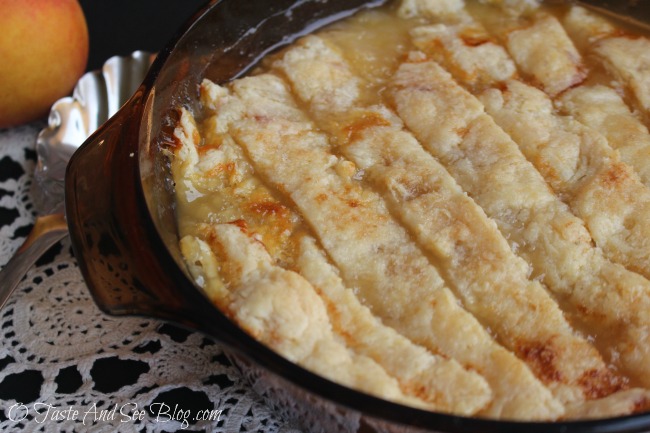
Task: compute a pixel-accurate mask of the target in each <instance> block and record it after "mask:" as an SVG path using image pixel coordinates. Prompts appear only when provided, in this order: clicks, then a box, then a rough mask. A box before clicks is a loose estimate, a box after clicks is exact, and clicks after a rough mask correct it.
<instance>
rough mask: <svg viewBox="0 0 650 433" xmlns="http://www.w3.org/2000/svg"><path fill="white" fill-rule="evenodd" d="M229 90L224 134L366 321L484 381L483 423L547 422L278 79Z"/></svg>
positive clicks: (538, 387)
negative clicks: (489, 394)
mask: <svg viewBox="0 0 650 433" xmlns="http://www.w3.org/2000/svg"><path fill="white" fill-rule="evenodd" d="M233 91H234V93H235V94H236V95H237V96H238V97H240V98H241V100H242V101H243V103H244V105H245V106H246V111H245V117H244V118H243V119H242V120H241V121H239V122H236V124H235V125H234V126H233V128H231V133H232V134H233V136H234V137H235V139H236V140H237V141H238V142H239V143H240V144H241V145H242V146H243V147H244V148H245V149H246V150H247V152H248V154H249V156H250V158H251V160H252V161H253V164H254V166H255V169H256V171H257V172H258V173H260V175H261V176H263V177H264V178H265V180H266V181H268V182H270V183H271V184H273V185H274V186H275V187H276V188H277V189H279V190H281V191H284V192H285V193H286V194H287V195H288V196H290V197H291V199H292V201H293V202H294V203H295V204H296V206H297V208H298V209H299V210H300V212H301V213H302V215H303V216H304V218H305V219H306V221H307V222H308V223H309V225H310V226H311V227H312V230H313V231H314V232H315V233H316V234H317V236H318V238H319V240H320V242H321V243H322V245H323V247H324V248H325V250H326V251H327V252H328V254H329V256H330V257H331V258H332V260H333V261H334V262H335V263H336V265H337V267H338V269H339V270H340V271H341V275H342V277H343V279H344V281H345V284H346V285H348V286H349V287H354V288H355V289H356V290H357V291H358V293H359V295H360V296H361V298H362V299H363V301H364V302H365V303H366V304H367V305H369V306H370V308H371V310H372V311H373V313H374V314H376V315H378V316H379V317H380V318H381V319H382V321H383V322H384V323H386V324H387V325H389V326H391V327H393V328H395V329H396V330H397V331H398V332H400V333H401V334H403V335H405V336H406V337H408V338H409V339H411V340H412V341H414V342H415V343H418V344H421V345H423V346H425V347H427V348H428V349H429V350H431V351H432V352H434V353H441V354H444V355H446V356H449V357H451V358H454V359H456V360H458V361H459V362H460V363H461V364H462V365H464V366H466V367H469V368H473V369H475V370H477V371H479V372H480V373H481V374H482V375H483V376H484V377H488V376H489V377H491V378H492V380H489V382H488V383H490V385H491V386H492V388H493V391H494V399H493V401H492V403H491V405H490V407H489V409H488V412H489V413H490V414H491V415H493V416H501V417H505V418H524V417H526V418H529V419H540V418H545V419H549V418H553V417H556V416H558V415H560V414H561V413H562V405H561V404H559V403H558V402H557V401H556V400H554V399H553V397H552V395H551V394H550V392H549V391H548V390H547V389H546V388H545V387H544V386H543V385H542V384H541V383H540V382H539V381H538V380H537V379H536V378H535V377H534V376H533V374H532V373H531V372H530V370H529V369H528V368H527V367H526V366H525V364H524V363H523V362H521V361H520V360H518V359H517V358H516V357H515V356H514V355H513V354H511V353H510V352H508V351H507V350H505V349H504V348H503V347H501V346H499V345H498V344H497V343H496V342H495V341H494V340H493V339H492V338H491V337H490V335H489V334H488V333H487V332H486V330H485V329H484V328H483V327H482V326H481V325H480V323H479V322H478V321H477V320H476V319H475V318H474V317H473V316H472V315H471V314H469V313H468V312H466V311H465V310H464V309H462V308H461V307H460V305H459V302H458V300H457V299H456V297H455V296H454V295H453V294H452V292H451V291H450V290H449V289H447V288H446V287H445V285H444V282H443V281H442V279H441V278H440V276H439V275H438V273H437V271H436V270H435V268H434V267H433V266H431V265H430V264H429V261H428V259H427V258H426V257H425V256H424V255H423V253H422V252H421V250H420V249H419V248H418V247H417V245H416V244H415V243H414V242H412V241H411V239H410V237H409V235H408V233H407V232H406V231H405V230H404V229H403V228H402V227H401V226H400V225H399V224H397V223H396V222H395V221H394V220H393V219H392V217H391V215H390V214H389V213H388V210H387V209H386V207H385V204H384V202H383V201H382V200H381V199H380V198H379V197H378V196H377V194H375V193H373V192H371V191H369V190H367V189H364V188H362V187H361V186H360V184H359V183H358V182H357V181H356V180H354V179H353V177H354V175H355V174H356V173H355V170H354V167H353V165H352V164H351V163H349V162H347V161H344V160H340V159H338V158H336V157H335V156H334V155H332V153H330V151H329V146H330V145H329V142H328V138H327V136H325V135H324V134H322V133H321V132H319V131H317V130H315V129H314V128H313V126H312V124H311V122H310V121H308V119H307V118H306V117H305V116H304V114H303V113H301V112H300V111H299V110H298V108H297V106H296V105H295V102H293V99H292V97H291V95H290V93H289V91H288V89H287V88H286V87H285V85H284V84H283V83H282V81H281V80H280V79H278V78H276V77H273V76H269V75H263V76H257V77H251V78H245V79H242V80H240V81H238V82H236V83H234V85H233ZM413 299H417V300H418V301H417V302H412V300H413ZM459 333H461V334H462V335H463V338H462V339H458V338H456V335H459ZM495 385H498V387H499V391H497V390H496V389H495ZM505 389H508V393H507V395H506V394H505V393H504V392H503V391H504V390H505ZM513 390H516V391H515V392H513Z"/></svg>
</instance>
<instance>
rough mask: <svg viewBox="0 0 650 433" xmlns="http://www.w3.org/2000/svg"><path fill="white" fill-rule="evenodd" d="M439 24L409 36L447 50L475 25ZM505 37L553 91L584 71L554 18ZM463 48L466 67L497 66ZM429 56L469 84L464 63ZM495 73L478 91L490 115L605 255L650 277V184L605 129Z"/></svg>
mask: <svg viewBox="0 0 650 433" xmlns="http://www.w3.org/2000/svg"><path fill="white" fill-rule="evenodd" d="M438 26H439V27H442V28H443V29H444V28H446V29H447V31H446V32H445V31H444V30H442V29H440V30H438V31H437V32H431V31H430V30H429V29H430V27H425V28H422V29H415V30H414V31H413V33H414V43H415V44H416V45H417V46H418V47H420V48H422V49H424V50H425V51H426V52H427V53H429V52H436V51H437V50H436V49H435V47H436V45H441V46H443V47H447V49H450V48H451V47H452V46H453V45H458V42H457V41H458V40H459V39H461V36H460V35H462V34H463V32H466V31H467V30H465V29H467V28H476V27H479V28H480V25H479V24H476V23H472V24H467V25H465V27H463V26H458V25H454V26H444V25H438ZM473 32H474V33H476V30H474V31H473ZM454 35H456V37H455V38H454ZM506 41H507V45H508V49H509V51H510V54H511V55H512V56H513V58H514V60H515V62H516V64H517V65H518V66H519V67H520V68H521V69H522V70H523V71H524V73H525V74H526V75H527V76H532V77H533V80H534V81H535V82H539V84H540V85H541V86H542V87H543V88H544V89H546V90H547V91H548V92H550V93H551V94H552V95H555V94H558V93H560V92H562V91H564V90H566V89H567V88H568V87H570V86H573V85H575V84H576V83H578V82H581V81H582V80H583V79H584V78H585V76H586V74H585V73H584V71H583V68H582V66H581V59H580V55H579V54H578V52H577V50H576V48H575V47H574V45H573V43H572V42H571V40H570V38H569V37H568V35H567V34H566V32H565V31H564V29H563V28H562V26H561V25H560V23H559V22H558V20H557V19H556V18H555V17H552V16H548V15H542V16H539V17H536V18H535V19H534V20H533V22H532V24H531V25H529V26H528V27H526V28H523V29H519V30H516V31H512V32H510V33H508V34H507V37H506ZM483 45H484V44H481V45H479V47H481V46H483ZM465 50H466V51H472V52H474V54H476V55H475V56H472V57H470V56H469V54H468V55H467V57H470V58H472V59H474V60H473V64H472V68H471V69H469V70H470V71H471V70H474V69H476V70H479V71H490V70H492V69H494V67H493V61H492V60H490V59H489V58H487V57H486V56H480V55H478V54H480V53H478V52H477V48H476V47H470V48H465ZM434 59H436V60H439V61H442V64H444V65H445V66H446V67H447V68H448V69H449V71H450V72H451V73H452V74H453V75H454V76H455V77H457V79H459V81H461V82H463V84H464V85H466V86H467V87H469V88H470V89H472V86H468V85H467V83H465V82H464V81H466V75H467V71H468V69H467V65H466V62H461V61H459V59H458V58H454V57H450V56H443V57H442V58H440V55H434ZM458 70H460V71H461V72H460V73H459V72H458ZM462 71H465V73H463V72H462ZM492 75H493V74H487V73H483V74H481V76H482V77H483V82H482V84H483V85H484V86H485V85H489V84H490V83H489V82H488V81H489V79H493V82H492V85H493V86H495V87H494V88H492V89H488V90H486V91H484V92H482V93H481V95H480V99H481V100H482V102H483V103H484V104H485V107H486V111H487V112H488V114H490V115H491V116H492V117H493V118H494V119H495V120H496V122H497V124H499V126H500V127H502V128H503V129H504V130H505V131H506V132H507V133H508V134H509V135H510V136H511V137H512V138H513V139H514V141H515V142H516V143H517V144H518V145H519V146H520V148H521V150H522V151H523V153H524V155H526V157H527V158H528V160H529V161H531V162H532V163H533V164H534V165H535V167H536V168H537V169H538V170H539V171H540V173H542V175H543V176H544V178H545V179H546V181H547V182H548V183H549V184H550V185H551V186H552V188H553V189H554V191H555V192H556V193H557V194H558V195H559V196H560V197H561V198H562V200H563V201H565V202H566V203H568V204H569V206H570V207H571V209H572V210H573V212H574V213H575V214H576V215H577V216H578V217H580V218H582V219H583V220H584V221H585V223H586V225H587V228H588V229H589V231H590V232H591V235H592V237H593V239H594V240H595V241H596V244H597V245H598V246H599V247H601V248H603V250H604V251H605V253H606V255H607V256H608V258H610V259H611V260H614V261H616V262H618V263H622V264H623V265H625V266H626V267H628V268H629V269H631V270H633V271H635V272H640V273H641V274H643V275H644V276H646V277H650V219H648V218H647V215H648V214H650V189H648V187H646V186H645V185H644V184H643V183H642V182H641V180H640V179H639V178H638V176H637V174H636V173H635V172H634V170H633V169H632V168H631V167H630V166H628V165H627V164H625V163H624V162H622V161H621V160H620V157H619V155H618V153H617V152H616V151H614V150H613V149H612V148H611V147H610V146H609V144H608V143H607V140H606V138H605V137H604V136H602V135H601V134H600V133H598V132H597V131H595V130H592V129H591V128H588V127H586V126H584V125H582V124H580V123H579V122H577V121H575V120H574V119H572V118H570V117H568V116H559V115H557V114H556V112H555V108H554V107H553V102H552V100H551V99H550V97H549V96H547V95H546V94H545V93H544V92H542V91H541V90H538V89H536V88H534V87H532V86H530V85H528V84H525V83H523V82H521V81H518V80H515V79H508V80H506V81H502V80H499V79H497V78H498V77H493V76H492ZM500 81H501V82H500ZM474 87H475V86H474ZM473 90H475V89H473Z"/></svg>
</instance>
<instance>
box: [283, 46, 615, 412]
mask: <svg viewBox="0 0 650 433" xmlns="http://www.w3.org/2000/svg"><path fill="white" fill-rule="evenodd" d="M273 66H274V67H275V68H277V69H279V70H280V71H281V72H282V73H283V75H285V76H286V77H287V78H288V80H289V81H290V83H291V85H292V87H293V89H294V91H295V93H296V94H297V95H299V96H300V97H301V98H302V101H303V102H304V103H307V105H308V106H310V109H311V113H312V116H313V118H314V119H315V121H316V123H317V124H318V125H319V126H320V127H321V128H323V129H324V130H326V131H327V132H328V133H330V135H332V136H335V137H338V139H337V140H336V143H337V150H338V151H340V152H341V153H342V154H343V155H344V156H345V157H346V158H349V159H350V160H352V161H353V162H354V163H355V164H356V165H357V167H358V168H360V169H361V170H363V171H364V179H365V180H367V182H368V183H370V184H372V185H373V186H374V187H375V188H376V189H378V190H380V191H381V193H382V195H383V197H384V198H385V199H386V200H387V202H388V203H389V205H391V209H392V210H393V213H394V214H396V215H397V216H398V218H399V220H400V221H401V223H402V224H403V225H404V226H405V227H407V229H408V230H409V231H410V232H411V233H412V234H413V235H414V237H415V238H416V239H417V240H418V242H419V243H420V245H422V246H423V248H424V249H425V250H427V251H428V252H429V253H430V254H431V255H432V256H433V257H435V261H434V263H435V264H436V265H437V266H438V268H439V269H441V270H443V273H444V275H445V278H446V281H448V282H449V283H450V284H451V287H452V288H453V289H455V292H456V294H457V296H458V297H459V298H460V299H461V300H462V302H463V305H464V306H465V308H466V309H467V310H468V311H470V312H471V313H472V314H474V315H475V316H476V317H477V318H478V319H479V321H480V322H481V323H483V324H484V326H486V327H489V328H490V329H491V330H492V332H493V333H494V334H495V336H496V338H497V340H498V341H500V342H501V343H502V344H503V345H505V346H506V347H508V348H509V349H511V350H513V351H514V352H515V353H516V354H517V355H518V356H519V357H520V358H522V359H523V360H524V361H526V362H527V363H528V365H529V366H530V367H531V368H532V369H533V371H534V372H535V373H536V375H537V376H538V377H539V378H540V379H541V380H542V381H543V382H544V383H545V384H546V385H547V386H549V387H550V388H551V390H552V391H553V393H554V395H555V396H556V397H558V398H559V399H560V400H561V401H563V402H565V403H567V402H576V401H582V400H584V399H587V398H595V397H602V396H605V395H608V394H610V393H612V392H614V391H616V390H618V389H619V387H620V386H621V385H622V379H621V378H620V377H619V378H617V377H616V375H615V374H613V372H611V371H610V370H609V369H608V368H607V366H606V365H605V363H604V361H603V360H602V358H601V356H600V354H599V353H598V352H597V351H596V350H595V349H594V347H593V346H592V345H591V344H590V343H588V342H587V341H586V340H585V339H583V338H582V337H579V336H578V335H577V333H575V331H573V330H572V329H571V327H570V326H569V324H568V323H567V322H566V320H565V318H564V316H563V312H562V310H560V308H559V307H558V305H557V304H556V303H555V301H554V300H553V299H552V298H551V297H550V296H549V294H548V293H547V292H546V291H545V290H544V288H543V287H542V286H541V285H540V283H539V282H537V281H531V280H529V279H528V273H529V268H528V265H527V264H526V263H525V262H524V261H523V260H522V259H521V258H519V257H517V256H516V255H515V254H514V253H513V252H512V250H511V249H510V246H509V245H508V243H507V242H506V240H505V239H504V238H503V236H502V235H501V233H500V232H499V230H498V228H497V227H496V225H495V224H494V222H493V221H491V220H490V219H489V218H488V217H487V216H486V215H485V213H484V212H483V210H482V209H481V208H480V207H479V206H478V205H477V204H476V203H475V202H474V201H473V200H472V199H471V198H469V197H468V196H467V195H466V194H465V193H464V192H463V191H462V189H461V188H460V187H459V186H458V184H457V183H456V181H455V180H454V179H453V177H452V176H451V175H450V174H449V173H448V172H447V171H446V170H445V168H444V167H442V166H441V165H440V164H439V163H438V162H437V161H436V160H435V159H434V158H433V157H431V155H430V154H428V153H427V152H426V151H425V150H424V149H423V148H422V146H421V145H420V144H419V143H418V142H417V140H416V139H415V138H414V137H413V135H412V134H410V133H408V132H407V131H404V130H403V124H402V122H401V120H400V119H399V118H397V117H396V116H395V114H393V113H392V112H391V111H390V110H388V109H387V108H386V107H385V106H371V107H364V106H363V104H362V103H360V102H359V100H358V98H357V99H355V98H345V99H342V98H336V97H334V98H332V93H331V91H330V90H331V89H344V88H345V89H354V88H355V87H356V86H361V85H363V83H361V82H360V81H361V79H360V78H359V77H358V76H357V75H355V73H354V72H353V71H352V68H351V66H350V65H349V64H348V63H346V60H345V59H344V58H343V56H342V55H341V54H340V53H339V52H338V51H337V50H336V49H335V47H330V46H329V44H328V43H327V41H324V40H323V39H321V38H318V37H315V36H310V37H307V38H305V39H303V40H302V41H300V42H299V43H298V44H297V45H296V46H295V47H292V48H291V49H289V50H288V51H287V52H286V53H284V54H283V55H282V57H281V59H280V60H278V61H276V62H274V63H273ZM331 70H336V74H332V73H327V71H331ZM347 93H348V94H360V93H361V92H360V91H352V92H351V91H350V90H348V92H347ZM324 100H330V101H331V100H334V101H338V102H336V103H331V104H329V107H328V108H325V106H326V104H324V103H322V102H321V101H324ZM542 353H544V354H545V356H543V357H542V356H539V355H540V354H542ZM585 377H593V378H597V379H596V380H593V381H589V382H586V381H585V380H584V378H585Z"/></svg>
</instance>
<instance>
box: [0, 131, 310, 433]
mask: <svg viewBox="0 0 650 433" xmlns="http://www.w3.org/2000/svg"><path fill="white" fill-rule="evenodd" d="M44 126H45V125H44V123H39V122H37V123H33V124H30V125H26V126H22V127H18V128H12V129H4V130H0V267H2V266H4V265H5V264H6V263H7V261H8V260H9V258H10V256H11V254H13V252H14V251H15V250H16V249H17V248H18V247H19V246H20V244H21V243H22V241H23V240H24V238H25V237H26V236H27V234H28V233H29V230H30V229H31V225H32V223H33V221H34V218H35V215H34V210H33V206H32V204H31V201H30V192H29V190H30V184H31V175H32V173H33V170H34V166H35V162H36V154H35V151H34V145H35V139H36V134H37V133H38V131H39V130H40V129H41V128H42V127H44ZM0 328H1V332H2V338H1V340H0V430H2V431H3V432H13V431H44V432H45V431H47V432H51V431H71V432H72V431H77V432H104V431H106V432H114V431H119V432H132V431H133V432H135V431H137V432H141V431H145V432H163V431H177V430H185V431H213V432H228V433H230V432H265V433H266V432H282V433H289V432H291V433H298V430H296V429H293V428H292V427H291V426H290V425H288V424H287V423H285V422H283V421H282V420H281V419H280V418H279V416H278V415H277V414H275V413H273V412H272V411H271V410H270V409H269V408H268V407H267V406H265V404H264V403H263V402H262V400H261V399H260V397H259V396H258V395H257V394H255V393H254V392H253V391H252V390H251V389H250V387H249V386H248V384H247V383H246V382H245V381H244V380H243V379H242V376H241V375H240V373H239V371H238V370H237V369H236V367H234V366H233V365H231V363H230V362H229V361H228V359H227V358H226V356H225V355H224V353H223V351H222V349H221V347H220V346H219V344H218V343H216V342H215V341H213V340H210V339H209V338H206V337H205V336H203V335H201V334H198V333H188V332H187V331H184V330H182V329H179V328H177V327H174V326H172V325H170V324H166V323H162V322H159V321H155V320H146V319H141V318H127V319H125V318H113V317H110V316H107V315H105V314H103V313H102V312H100V311H99V310H98V309H97V307H96V306H95V304H94V303H93V301H92V299H91V298H90V295H89V293H88V290H87V288H86V286H85V284H84V281H83V279H82V277H81V274H80V272H79V269H78V267H77V264H76V262H75V259H74V257H73V255H72V252H71V248H70V242H69V240H68V239H67V238H66V239H65V240H64V241H62V242H61V243H60V244H58V245H56V246H55V247H53V248H52V250H50V251H49V252H48V253H47V254H46V255H45V256H44V257H43V258H42V259H41V260H39V262H38V263H37V264H36V266H35V267H34V268H32V269H31V270H30V271H29V272H28V274H27V275H26V277H25V278H24V279H23V281H22V282H21V284H20V285H19V287H18V289H17V291H16V292H15V293H14V294H13V296H12V297H11V298H10V299H9V301H8V303H7V305H6V306H5V308H4V309H3V310H2V311H0Z"/></svg>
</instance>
